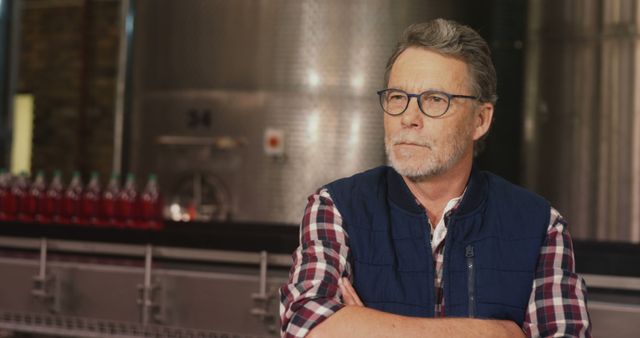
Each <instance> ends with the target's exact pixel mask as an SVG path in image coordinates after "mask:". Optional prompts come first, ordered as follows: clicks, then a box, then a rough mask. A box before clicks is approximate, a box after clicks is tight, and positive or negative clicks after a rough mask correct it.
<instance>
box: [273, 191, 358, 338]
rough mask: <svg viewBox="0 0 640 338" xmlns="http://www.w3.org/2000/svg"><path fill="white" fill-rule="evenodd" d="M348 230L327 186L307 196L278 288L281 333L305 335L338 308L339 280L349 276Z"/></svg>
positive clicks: (291, 335) (288, 335)
mask: <svg viewBox="0 0 640 338" xmlns="http://www.w3.org/2000/svg"><path fill="white" fill-rule="evenodd" d="M348 255H349V248H348V247H347V234H346V233H345V231H344V229H343V228H342V217H341V216H340V213H339V212H338V210H337V209H336V207H335V205H334V204H333V201H332V200H331V197H330V196H329V193H328V192H327V190H326V189H322V190H320V191H318V192H317V193H316V194H314V195H311V196H310V197H309V202H308V204H307V207H306V209H305V212H304V217H303V219H302V224H301V226H300V245H299V246H298V248H297V249H296V251H295V252H294V253H293V266H292V267H291V271H290V272H289V281H288V282H287V284H285V285H284V286H283V287H282V288H280V322H281V324H282V327H281V335H282V337H304V336H305V335H306V334H307V333H308V332H309V331H310V330H311V329H312V328H314V327H315V326H317V325H318V324H320V323H321V322H322V321H324V320H325V319H327V318H328V317H329V316H331V315H332V314H334V313H335V312H336V311H338V310H340V309H341V308H342V307H343V306H344V305H343V304H342V301H341V299H340V297H341V295H340V293H339V289H338V280H339V279H340V278H341V277H348V276H350V272H349V271H350V266H349V264H348V261H347V257H348Z"/></svg>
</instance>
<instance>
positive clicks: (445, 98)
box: [377, 88, 479, 117]
mask: <svg viewBox="0 0 640 338" xmlns="http://www.w3.org/2000/svg"><path fill="white" fill-rule="evenodd" d="M377 93H378V96H380V105H381V106H382V109H383V110H384V111H385V112H386V113H387V114H389V115H393V116H396V115H400V114H402V113H404V112H405V111H406V110H407V107H409V101H411V98H412V97H415V98H416V100H417V101H418V107H419V108H420V111H421V112H422V113H423V114H425V115H427V116H429V117H440V116H442V115H444V114H445V113H446V112H447V111H448V110H449V106H451V99H453V98H460V99H473V100H478V99H479V98H478V97H476V96H469V95H457V94H449V93H445V92H441V91H437V90H427V91H425V92H422V93H420V94H411V93H407V92H405V91H404V90H401V89H395V88H387V89H383V90H380V91H378V92H377Z"/></svg>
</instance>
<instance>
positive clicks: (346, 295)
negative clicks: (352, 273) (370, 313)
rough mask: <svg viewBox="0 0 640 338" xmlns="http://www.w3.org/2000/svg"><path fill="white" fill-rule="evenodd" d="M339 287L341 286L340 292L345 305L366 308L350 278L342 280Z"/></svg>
mask: <svg viewBox="0 0 640 338" xmlns="http://www.w3.org/2000/svg"><path fill="white" fill-rule="evenodd" d="M338 285H339V286H340V292H342V300H343V301H344V304H345V305H355V306H364V304H362V301H361V300H360V297H358V294H357V293H356V290H355V289H354V288H353V286H352V285H351V282H349V278H347V277H342V278H340V283H338Z"/></svg>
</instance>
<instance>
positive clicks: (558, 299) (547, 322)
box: [523, 209, 591, 337]
mask: <svg viewBox="0 0 640 338" xmlns="http://www.w3.org/2000/svg"><path fill="white" fill-rule="evenodd" d="M586 295H587V289H586V285H585V282H584V280H583V279H582V277H580V276H578V275H577V274H576V273H575V264H574V258H573V245H572V242H571V236H570V235H569V231H568V230H567V224H566V222H565V221H564V219H563V218H562V216H560V214H559V213H558V212H557V211H556V210H555V209H552V210H551V222H550V225H549V230H548V231H547V238H546V240H545V243H544V245H543V246H542V248H541V251H540V258H539V259H538V266H537V269H536V274H535V280H534V281H533V290H532V292H531V298H530V300H529V307H528V309H527V313H526V315H525V320H524V326H523V330H524V332H525V334H526V335H527V336H528V337H591V324H590V319H589V313H588V312H587V301H586Z"/></svg>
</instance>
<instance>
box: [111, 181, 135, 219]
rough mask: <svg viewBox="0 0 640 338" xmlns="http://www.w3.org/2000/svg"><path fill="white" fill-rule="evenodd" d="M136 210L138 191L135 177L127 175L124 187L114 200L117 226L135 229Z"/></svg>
mask: <svg viewBox="0 0 640 338" xmlns="http://www.w3.org/2000/svg"><path fill="white" fill-rule="evenodd" d="M137 210H138V191H137V190H136V178H135V175H133V174H131V173H129V174H128V175H127V180H126V181H125V183H124V187H122V190H120V192H119V193H118V197H117V199H116V211H117V213H118V225H119V226H120V227H124V228H135V227H136V221H137V218H138V217H137V216H138V215H137Z"/></svg>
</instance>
